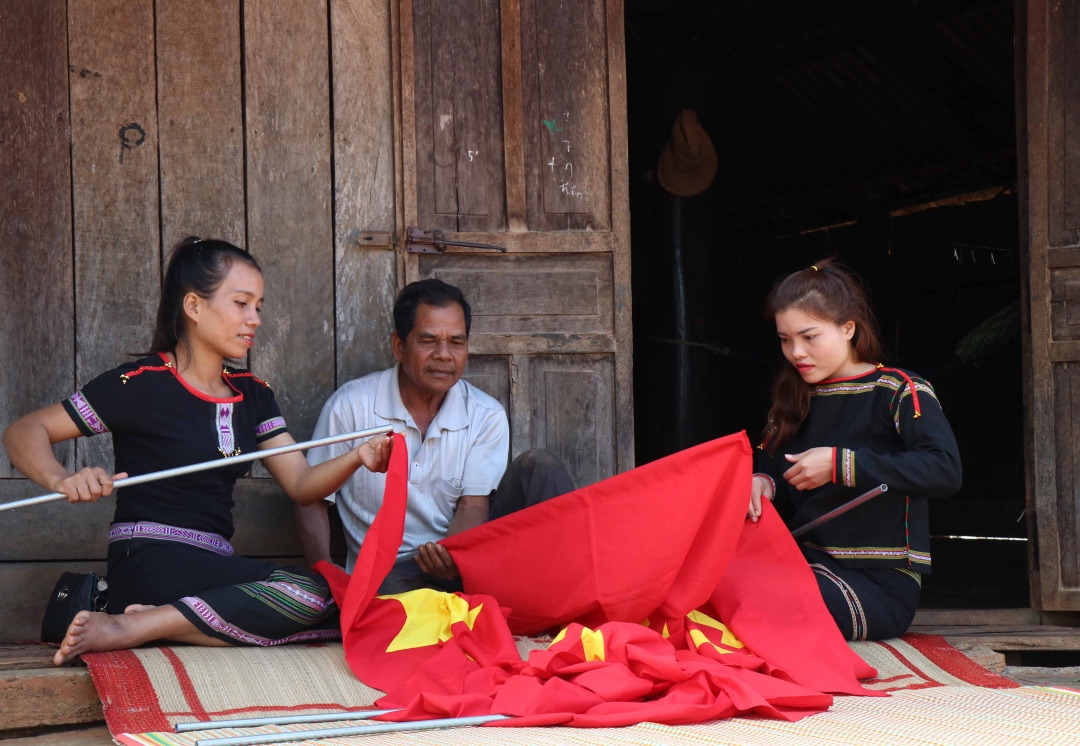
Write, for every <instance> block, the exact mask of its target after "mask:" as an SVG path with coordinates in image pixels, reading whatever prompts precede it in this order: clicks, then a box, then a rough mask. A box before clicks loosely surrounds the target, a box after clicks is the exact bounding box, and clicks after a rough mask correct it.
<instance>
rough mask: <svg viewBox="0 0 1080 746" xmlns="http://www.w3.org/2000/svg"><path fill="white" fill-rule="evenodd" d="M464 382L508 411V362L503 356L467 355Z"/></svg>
mask: <svg viewBox="0 0 1080 746" xmlns="http://www.w3.org/2000/svg"><path fill="white" fill-rule="evenodd" d="M462 378H464V379H465V380H466V381H468V382H469V383H471V384H472V385H473V386H475V387H476V388H478V389H480V390H481V391H483V392H484V393H485V394H487V395H488V396H490V397H493V398H494V399H495V400H496V401H498V402H499V404H502V406H503V409H505V410H506V411H507V412H509V411H510V360H509V358H508V357H507V356H505V355H469V362H468V363H467V364H466V365H465V375H463V376H462Z"/></svg>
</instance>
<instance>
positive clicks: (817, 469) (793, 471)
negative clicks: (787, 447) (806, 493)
mask: <svg viewBox="0 0 1080 746" xmlns="http://www.w3.org/2000/svg"><path fill="white" fill-rule="evenodd" d="M784 458H786V459H787V460H788V461H790V462H791V463H793V464H795V465H794V466H792V467H791V468H790V469H788V470H787V471H785V472H784V479H786V480H787V481H788V484H790V485H791V486H792V487H794V488H795V489H797V490H812V489H814V488H816V487H820V486H821V485H823V484H828V483H829V482H831V481H832V478H833V449H832V448H811V449H810V450H809V451H803V452H802V453H795V454H787V455H785V456H784Z"/></svg>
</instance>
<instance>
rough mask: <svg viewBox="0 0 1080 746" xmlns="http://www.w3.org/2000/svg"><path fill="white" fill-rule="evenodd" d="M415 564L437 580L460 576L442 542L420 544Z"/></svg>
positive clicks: (452, 578)
mask: <svg viewBox="0 0 1080 746" xmlns="http://www.w3.org/2000/svg"><path fill="white" fill-rule="evenodd" d="M416 564H418V565H420V569H421V570H423V571H424V572H425V573H426V574H428V575H430V576H431V577H433V578H438V579H439V580H454V579H455V578H459V577H461V573H460V572H459V571H458V568H457V565H456V564H454V558H453V557H451V556H450V552H448V551H446V547H444V546H443V545H442V544H434V543H432V542H430V541H429V542H428V543H427V544H421V545H420V553H419V554H417V555H416Z"/></svg>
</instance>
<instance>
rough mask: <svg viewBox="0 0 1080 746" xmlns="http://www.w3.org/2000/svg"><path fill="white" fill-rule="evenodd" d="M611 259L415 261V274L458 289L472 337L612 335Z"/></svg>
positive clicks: (583, 256) (475, 257) (432, 257)
mask: <svg viewBox="0 0 1080 746" xmlns="http://www.w3.org/2000/svg"><path fill="white" fill-rule="evenodd" d="M611 273H612V268H611V255H610V254H578V255H571V256H566V255H558V254H556V255H538V254H530V255H520V254H519V255H515V256H495V255H491V254H486V255H466V254H456V255H440V254H424V255H422V256H421V257H420V276H421V277H425V278H426V277H435V278H438V279H440V280H443V281H444V282H448V283H450V284H451V285H456V286H457V287H459V288H461V290H462V292H463V293H464V294H465V298H466V299H467V300H468V301H469V304H470V305H471V306H472V315H473V326H472V329H473V333H474V334H478V335H479V334H539V333H549V334H550V333H576V334H604V333H607V334H610V333H611V332H612V331H614V318H613V308H612V292H611Z"/></svg>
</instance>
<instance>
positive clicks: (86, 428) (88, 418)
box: [68, 391, 109, 435]
mask: <svg viewBox="0 0 1080 746" xmlns="http://www.w3.org/2000/svg"><path fill="white" fill-rule="evenodd" d="M68 402H69V403H70V404H71V409H74V410H75V413H76V414H77V415H78V420H76V422H75V424H76V425H79V429H80V430H82V431H83V432H84V433H85V434H87V435H101V434H102V433H107V432H109V428H107V427H105V423H104V422H102V420H101V418H100V417H98V413H97V412H95V411H94V408H93V407H92V406H90V402H88V401H87V400H86V397H85V396H83V395H82V392H81V391H76V392H75V393H74V394H72V395H71V396H70V397H68Z"/></svg>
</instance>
